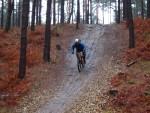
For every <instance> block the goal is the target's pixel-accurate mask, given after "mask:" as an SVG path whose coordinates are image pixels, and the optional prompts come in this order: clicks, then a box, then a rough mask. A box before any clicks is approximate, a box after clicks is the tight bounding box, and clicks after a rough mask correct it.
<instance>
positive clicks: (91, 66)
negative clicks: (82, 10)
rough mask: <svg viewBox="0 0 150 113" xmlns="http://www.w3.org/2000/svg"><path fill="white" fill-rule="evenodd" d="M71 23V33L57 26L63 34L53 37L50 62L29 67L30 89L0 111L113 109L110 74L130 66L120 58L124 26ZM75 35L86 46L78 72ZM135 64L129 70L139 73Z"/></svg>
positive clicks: (108, 112)
mask: <svg viewBox="0 0 150 113" xmlns="http://www.w3.org/2000/svg"><path fill="white" fill-rule="evenodd" d="M73 27H74V26H69V27H68V28H69V29H67V30H68V32H72V33H70V34H69V33H67V31H66V30H64V31H62V29H59V31H60V32H62V34H61V33H60V36H59V37H56V38H57V41H56V40H55V43H53V44H54V45H53V47H54V48H55V46H56V45H61V46H60V47H58V46H57V47H56V48H57V49H56V48H55V49H56V51H53V54H52V62H51V64H48V63H47V64H43V63H42V64H40V65H38V66H34V67H33V68H30V69H28V71H29V72H30V75H32V85H31V89H30V90H29V92H28V93H27V94H26V95H25V96H24V97H23V98H22V99H21V100H20V102H19V104H18V105H17V106H16V107H14V106H12V107H10V108H8V107H2V108H0V113H34V112H35V113H115V112H116V109H115V110H114V109H113V107H112V105H111V102H109V101H108V100H109V99H110V97H111V96H110V95H109V94H108V92H109V91H110V89H111V88H112V84H111V82H112V78H113V77H115V75H117V74H118V73H119V72H127V71H128V70H129V68H128V67H126V66H125V63H122V61H121V60H122V52H123V51H124V50H126V48H128V31H127V29H126V28H125V26H124V25H116V24H114V25H104V26H102V25H84V26H81V28H80V30H79V31H75V30H74V28H73ZM75 38H80V39H81V40H82V42H83V43H84V44H85V45H86V48H87V63H86V66H85V68H84V69H83V70H82V72H81V73H79V72H78V70H77V65H76V57H75V55H72V54H71V45H72V44H73V41H74V39H75ZM137 65H138V66H139V64H137ZM137 65H136V66H135V65H134V66H135V67H134V66H133V67H132V66H131V69H130V72H133V71H134V72H135V73H136V74H137V73H141V70H140V69H141V67H138V68H137ZM147 70H148V69H147ZM130 82H132V81H130ZM115 83H117V82H116V81H115ZM132 83H133V82H132ZM116 89H117V88H116ZM117 91H119V89H117ZM135 113H136V112H135Z"/></svg>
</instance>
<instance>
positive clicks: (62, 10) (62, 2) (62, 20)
mask: <svg viewBox="0 0 150 113" xmlns="http://www.w3.org/2000/svg"><path fill="white" fill-rule="evenodd" d="M63 23H64V0H61V24H63Z"/></svg>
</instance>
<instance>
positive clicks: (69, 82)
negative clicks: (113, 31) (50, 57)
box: [36, 25, 105, 113]
mask: <svg viewBox="0 0 150 113" xmlns="http://www.w3.org/2000/svg"><path fill="white" fill-rule="evenodd" d="M85 31H86V32H84V33H83V34H82V35H79V36H76V37H74V38H79V39H81V40H82V42H83V43H84V44H85V46H86V51H87V58H86V59H87V63H86V66H85V68H84V69H83V70H82V72H81V73H79V72H78V70H77V61H76V56H75V55H72V54H71V47H70V49H68V54H67V55H66V59H65V60H66V61H67V63H66V64H64V67H66V68H65V69H64V74H65V75H66V77H65V78H64V80H63V85H62V87H60V89H59V90H58V92H56V94H55V97H54V98H52V99H50V100H49V101H48V102H47V103H46V105H43V106H41V108H40V109H39V110H38V111H37V112H36V113H63V112H65V111H64V110H65V109H67V107H68V106H69V105H71V103H72V102H73V101H74V100H75V99H77V98H78V95H80V91H81V89H83V88H84V87H86V84H88V81H90V80H91V79H92V78H93V76H94V75H95V74H96V73H97V70H96V65H97V64H96V63H97V59H96V58H97V55H96V53H97V51H99V53H101V54H103V51H104V49H103V47H102V46H103V44H101V43H100V42H101V41H100V40H101V37H102V36H103V34H104V31H105V30H104V27H103V26H101V25H86V29H85Z"/></svg>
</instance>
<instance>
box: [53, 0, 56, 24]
mask: <svg viewBox="0 0 150 113" xmlns="http://www.w3.org/2000/svg"><path fill="white" fill-rule="evenodd" d="M55 15H56V0H53V25H55V24H56V16H55Z"/></svg>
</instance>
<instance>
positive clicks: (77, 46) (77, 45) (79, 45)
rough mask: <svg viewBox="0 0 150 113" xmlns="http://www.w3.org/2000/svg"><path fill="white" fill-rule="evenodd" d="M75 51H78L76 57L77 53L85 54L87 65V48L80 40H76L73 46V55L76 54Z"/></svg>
mask: <svg viewBox="0 0 150 113" xmlns="http://www.w3.org/2000/svg"><path fill="white" fill-rule="evenodd" d="M74 49H76V55H77V53H80V52H82V53H83V59H84V63H86V59H85V57H86V51H85V46H84V44H82V43H81V40H80V39H75V43H74V44H73V45H72V54H74ZM77 57H78V56H77Z"/></svg>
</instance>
